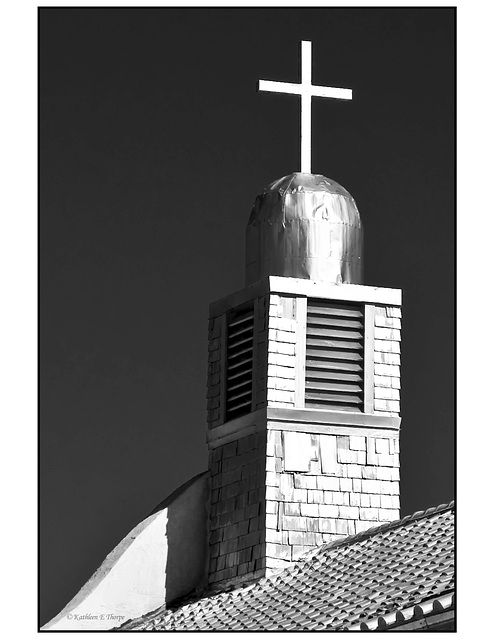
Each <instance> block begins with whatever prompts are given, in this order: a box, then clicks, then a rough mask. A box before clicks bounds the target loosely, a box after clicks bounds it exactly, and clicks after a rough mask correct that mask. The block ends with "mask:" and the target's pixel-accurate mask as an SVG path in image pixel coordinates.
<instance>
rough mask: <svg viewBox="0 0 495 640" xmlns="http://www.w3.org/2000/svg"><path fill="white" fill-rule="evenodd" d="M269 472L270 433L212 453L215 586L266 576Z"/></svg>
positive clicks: (212, 576) (212, 579)
mask: <svg viewBox="0 0 495 640" xmlns="http://www.w3.org/2000/svg"><path fill="white" fill-rule="evenodd" d="M265 467H266V433H265V432H263V433H257V434H252V435H248V436H245V437H244V438H240V439H239V440H237V441H234V442H230V443H228V444H224V445H221V446H219V447H217V448H215V449H213V450H212V451H210V471H211V478H212V480H211V487H212V490H211V503H210V569H209V582H210V583H217V582H220V581H225V580H234V579H235V578H237V577H238V576H243V577H244V578H249V577H250V576H251V577H259V576H261V575H263V574H264V568H265V559H264V542H265V537H264V531H265V522H264V518H265V502H264V501H265Z"/></svg>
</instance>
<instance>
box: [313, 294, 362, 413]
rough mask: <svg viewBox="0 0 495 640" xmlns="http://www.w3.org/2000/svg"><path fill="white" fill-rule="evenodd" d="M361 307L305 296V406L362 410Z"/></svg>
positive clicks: (339, 409)
mask: <svg viewBox="0 0 495 640" xmlns="http://www.w3.org/2000/svg"><path fill="white" fill-rule="evenodd" d="M363 320H364V316H363V308H362V307H360V306H358V305H347V304H346V305H344V304H339V303H334V302H330V301H327V300H311V299H309V300H308V325H307V332H306V393H305V406H306V407H314V408H318V409H330V408H334V409H337V410H338V411H363V345H364V327H363V324H364V323H363Z"/></svg>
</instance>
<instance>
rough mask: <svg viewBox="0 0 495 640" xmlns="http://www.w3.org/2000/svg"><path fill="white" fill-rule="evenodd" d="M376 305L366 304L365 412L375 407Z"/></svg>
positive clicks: (369, 411) (370, 411) (371, 411)
mask: <svg viewBox="0 0 495 640" xmlns="http://www.w3.org/2000/svg"><path fill="white" fill-rule="evenodd" d="M374 376H375V305H373V304H365V305H364V381H363V392H364V394H363V395H364V412H365V413H373V412H374V409H375V404H374V401H375V385H374Z"/></svg>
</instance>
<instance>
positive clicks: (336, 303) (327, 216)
mask: <svg viewBox="0 0 495 640" xmlns="http://www.w3.org/2000/svg"><path fill="white" fill-rule="evenodd" d="M260 89H261V90H268V91H278V92H284V93H296V94H298V95H301V172H300V173H293V174H291V175H288V176H285V177H283V178H280V179H278V180H276V181H275V182H273V183H272V184H270V185H269V186H268V187H267V188H266V189H265V190H264V191H263V192H262V193H261V194H260V195H259V196H258V197H257V198H256V200H255V203H254V206H253V209H252V212H251V216H250V219H249V223H248V226H247V233H246V288H244V289H243V290H241V291H238V292H236V293H234V294H232V295H230V296H228V297H226V298H224V299H222V300H219V301H217V302H214V303H213V304H211V305H210V320H209V364H208V393H207V396H208V400H207V402H208V428H207V441H208V447H209V470H210V474H211V494H210V496H211V499H210V507H209V578H208V581H209V584H210V585H218V586H219V587H220V586H224V585H225V584H227V583H234V584H235V583H238V582H245V581H246V580H250V579H257V578H259V577H262V576H265V575H267V574H269V573H270V572H271V571H273V570H275V569H279V568H281V567H284V566H287V565H288V564H289V563H291V562H293V561H295V560H296V559H297V558H299V557H300V556H301V554H303V553H305V552H306V551H308V550H309V549H311V548H313V547H317V546H320V545H322V544H323V543H325V542H330V541H332V540H336V539H338V538H344V537H346V536H349V535H353V534H356V533H359V532H360V531H363V530H364V529H368V528H369V527H372V526H376V525H378V524H380V523H385V522H389V521H391V520H395V519H397V518H398V517H399V426H400V417H399V413H400V402H399V393H400V392H399V389H400V334H401V320H400V318H401V310H400V306H401V291H400V290H397V289H386V288H378V287H373V286H367V285H364V284H363V276H362V240H363V228H362V223H361V220H360V215H359V211H358V208H357V205H356V203H355V201H354V199H353V198H352V196H351V195H350V193H349V192H348V191H347V190H346V189H344V188H343V187H342V186H340V185H339V184H337V183H336V182H334V181H333V180H330V179H328V178H326V177H324V176H321V175H316V174H312V173H311V125H310V123H311V96H322V97H333V98H344V99H349V98H351V97H352V94H351V92H350V90H348V89H330V88H325V87H315V86H313V85H312V84H311V43H309V42H303V43H302V82H301V84H300V85H292V84H288V83H272V82H268V81H261V82H260Z"/></svg>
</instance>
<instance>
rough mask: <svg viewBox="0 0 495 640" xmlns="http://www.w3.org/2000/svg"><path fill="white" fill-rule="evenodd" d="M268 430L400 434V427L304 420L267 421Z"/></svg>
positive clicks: (364, 434)
mask: <svg viewBox="0 0 495 640" xmlns="http://www.w3.org/2000/svg"><path fill="white" fill-rule="evenodd" d="M266 428H267V429H268V430H270V429H274V430H276V431H297V432H298V433H313V434H315V433H323V434H327V435H328V434H331V435H337V436H371V437H373V438H388V437H390V436H392V435H396V434H398V429H392V428H390V427H381V428H378V427H376V426H375V427H369V426H366V425H356V424H355V425H343V424H314V423H312V424H306V423H303V422H277V421H274V422H270V420H269V421H268V423H267V427H266Z"/></svg>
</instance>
